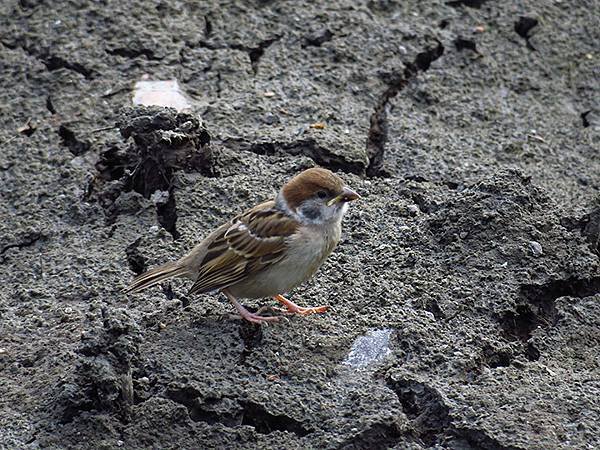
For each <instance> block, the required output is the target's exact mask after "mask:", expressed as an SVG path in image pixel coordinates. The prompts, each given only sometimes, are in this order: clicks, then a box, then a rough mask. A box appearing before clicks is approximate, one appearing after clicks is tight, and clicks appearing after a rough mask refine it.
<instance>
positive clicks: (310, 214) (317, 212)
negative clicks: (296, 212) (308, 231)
mask: <svg viewBox="0 0 600 450" xmlns="http://www.w3.org/2000/svg"><path fill="white" fill-rule="evenodd" d="M300 212H301V213H302V215H303V216H304V217H306V218H307V219H308V220H318V219H320V218H321V208H319V207H318V206H317V205H306V206H304V207H302V208H301V209H300Z"/></svg>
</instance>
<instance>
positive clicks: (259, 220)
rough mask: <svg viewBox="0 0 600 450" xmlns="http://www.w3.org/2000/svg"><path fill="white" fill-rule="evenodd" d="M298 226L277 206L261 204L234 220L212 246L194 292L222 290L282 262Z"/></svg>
mask: <svg viewBox="0 0 600 450" xmlns="http://www.w3.org/2000/svg"><path fill="white" fill-rule="evenodd" d="M297 226H298V224H297V222H296V221H295V220H293V219H291V218H289V217H287V216H286V215H284V214H283V213H282V212H280V211H278V210H277V209H275V208H274V207H273V202H268V203H265V204H262V205H259V206H257V207H255V208H253V209H251V210H249V211H247V212H246V213H244V214H242V215H240V216H238V217H236V218H234V219H233V220H232V221H231V226H230V227H229V228H227V229H226V230H225V231H224V232H223V233H222V234H221V235H219V236H217V237H216V238H215V239H214V240H213V242H212V243H211V244H210V245H209V247H208V249H207V252H206V256H205V258H204V260H203V261H202V264H201V266H200V272H199V274H198V278H197V280H196V282H195V283H194V285H193V286H192V289H191V290H190V293H191V294H193V293H197V292H209V291H212V290H215V289H222V288H225V287H227V286H231V285H232V284H235V283H237V282H238V281H241V280H242V279H244V278H245V277H246V276H248V275H249V274H252V273H257V272H259V271H261V270H263V269H264V268H265V267H267V266H269V265H271V264H273V263H275V262H277V261H278V260H280V259H281V258H282V257H283V255H284V252H285V249H286V245H287V244H286V238H287V237H288V236H290V235H292V234H293V233H294V232H295V231H296V228H297Z"/></svg>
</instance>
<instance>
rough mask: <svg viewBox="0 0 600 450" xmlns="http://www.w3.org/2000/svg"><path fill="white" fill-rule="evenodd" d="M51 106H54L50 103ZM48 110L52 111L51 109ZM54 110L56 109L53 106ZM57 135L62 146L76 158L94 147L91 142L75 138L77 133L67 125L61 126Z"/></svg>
mask: <svg viewBox="0 0 600 450" xmlns="http://www.w3.org/2000/svg"><path fill="white" fill-rule="evenodd" d="M48 98H49V97H48ZM46 105H47V106H48V99H47V100H46ZM50 106H52V103H50ZM48 109H49V110H50V108H48ZM52 109H54V107H53V106H52ZM57 133H58V136H59V137H60V141H61V144H62V145H63V146H65V147H67V148H68V149H69V151H70V152H71V153H72V154H73V155H74V156H79V155H83V154H84V153H86V152H87V151H88V150H89V149H90V147H91V146H92V144H91V143H90V142H89V141H86V140H82V139H78V138H77V136H75V132H74V131H73V130H71V129H70V128H69V127H67V126H66V125H61V126H59V127H58V131H57Z"/></svg>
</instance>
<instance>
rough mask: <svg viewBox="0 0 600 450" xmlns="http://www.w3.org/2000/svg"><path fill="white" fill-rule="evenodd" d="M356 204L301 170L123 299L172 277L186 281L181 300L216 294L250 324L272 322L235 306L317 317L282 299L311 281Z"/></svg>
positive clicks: (331, 182)
mask: <svg viewBox="0 0 600 450" xmlns="http://www.w3.org/2000/svg"><path fill="white" fill-rule="evenodd" d="M358 198H360V195H358V194H357V193H356V192H354V191H353V190H352V189H350V188H349V187H348V186H346V185H345V184H344V182H343V181H342V179H341V178H340V177H338V176H337V175H336V174H334V173H333V172H331V171H330V170H327V169H322V168H312V169H307V170H305V171H303V172H301V173H299V174H298V175H296V176H295V177H293V178H292V179H291V180H290V181H288V182H287V183H286V184H285V185H284V186H283V187H282V188H281V190H280V191H279V193H278V194H277V196H276V197H275V199H274V200H269V201H266V202H264V203H261V204H259V205H257V206H255V207H253V208H250V209H249V210H247V211H245V212H243V213H242V214H240V215H238V216H236V217H234V218H233V219H231V220H230V221H229V222H227V223H225V224H223V225H221V226H220V227H218V228H217V229H216V230H214V231H213V232H212V233H210V234H209V235H208V236H207V237H206V238H205V239H204V240H203V241H202V242H200V243H199V244H198V245H196V246H195V247H194V248H193V249H192V251H191V252H190V253H188V254H187V255H186V256H184V257H183V258H181V259H179V260H178V261H173V262H168V263H166V264H164V265H162V266H159V267H157V268H155V269H152V270H149V271H148V272H146V273H143V274H141V275H139V276H137V277H136V278H135V279H134V280H133V282H132V283H131V285H130V286H129V287H127V288H126V289H125V291H126V292H139V291H141V290H143V289H146V288H148V287H150V286H154V285H155V284H158V283H160V282H162V281H165V280H168V279H170V278H175V277H185V278H189V279H191V280H192V281H193V282H194V284H193V286H192V287H191V289H190V291H189V294H196V293H207V292H214V291H221V292H223V294H225V296H226V297H227V298H228V299H229V301H230V302H231V303H232V304H233V306H234V307H235V308H236V310H237V312H238V314H239V315H240V316H241V317H242V318H243V319H245V320H247V321H249V322H253V323H259V324H260V323H263V322H270V321H277V320H279V319H280V316H263V315H260V311H261V310H262V309H261V310H259V311H258V312H257V313H253V312H250V311H248V310H247V309H246V308H245V307H244V306H243V305H242V304H241V303H240V302H239V301H238V299H239V298H250V299H256V298H264V297H272V298H273V299H275V300H277V301H278V302H280V303H281V304H282V305H284V306H285V308H286V309H285V310H283V311H284V312H285V313H286V314H300V315H307V314H313V313H321V312H325V311H326V310H327V309H328V306H317V307H309V308H303V307H301V306H298V305H296V304H295V303H293V302H292V301H290V300H288V299H286V298H285V297H284V296H283V295H282V294H284V293H286V292H289V291H290V290H291V289H293V288H295V287H296V286H298V285H300V284H301V283H303V282H305V281H306V280H308V279H309V278H311V277H312V276H313V275H314V274H315V272H316V271H317V269H318V268H319V267H320V266H321V264H323V262H324V261H325V259H327V257H328V256H329V255H330V254H331V252H332V251H333V249H334V248H335V247H336V245H337V243H338V242H339V240H340V236H341V231H342V217H343V216H344V213H345V212H346V211H347V209H348V202H351V201H353V200H356V199H358Z"/></svg>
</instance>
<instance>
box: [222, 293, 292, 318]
mask: <svg viewBox="0 0 600 450" xmlns="http://www.w3.org/2000/svg"><path fill="white" fill-rule="evenodd" d="M223 293H224V294H225V295H226V296H227V298H228V299H229V301H230V302H231V304H232V305H233V306H235V309H236V310H237V312H238V315H239V317H240V318H242V319H244V320H247V321H248V322H251V323H257V324H262V323H269V322H278V321H279V320H281V317H278V316H261V315H260V314H259V313H260V311H261V310H259V311H258V313H253V312H250V311H248V310H247V309H246V308H245V307H244V305H242V304H241V303H240V302H238V301H237V299H236V298H235V297H234V296H233V295H231V294H230V293H229V292H228V291H227V290H223Z"/></svg>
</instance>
